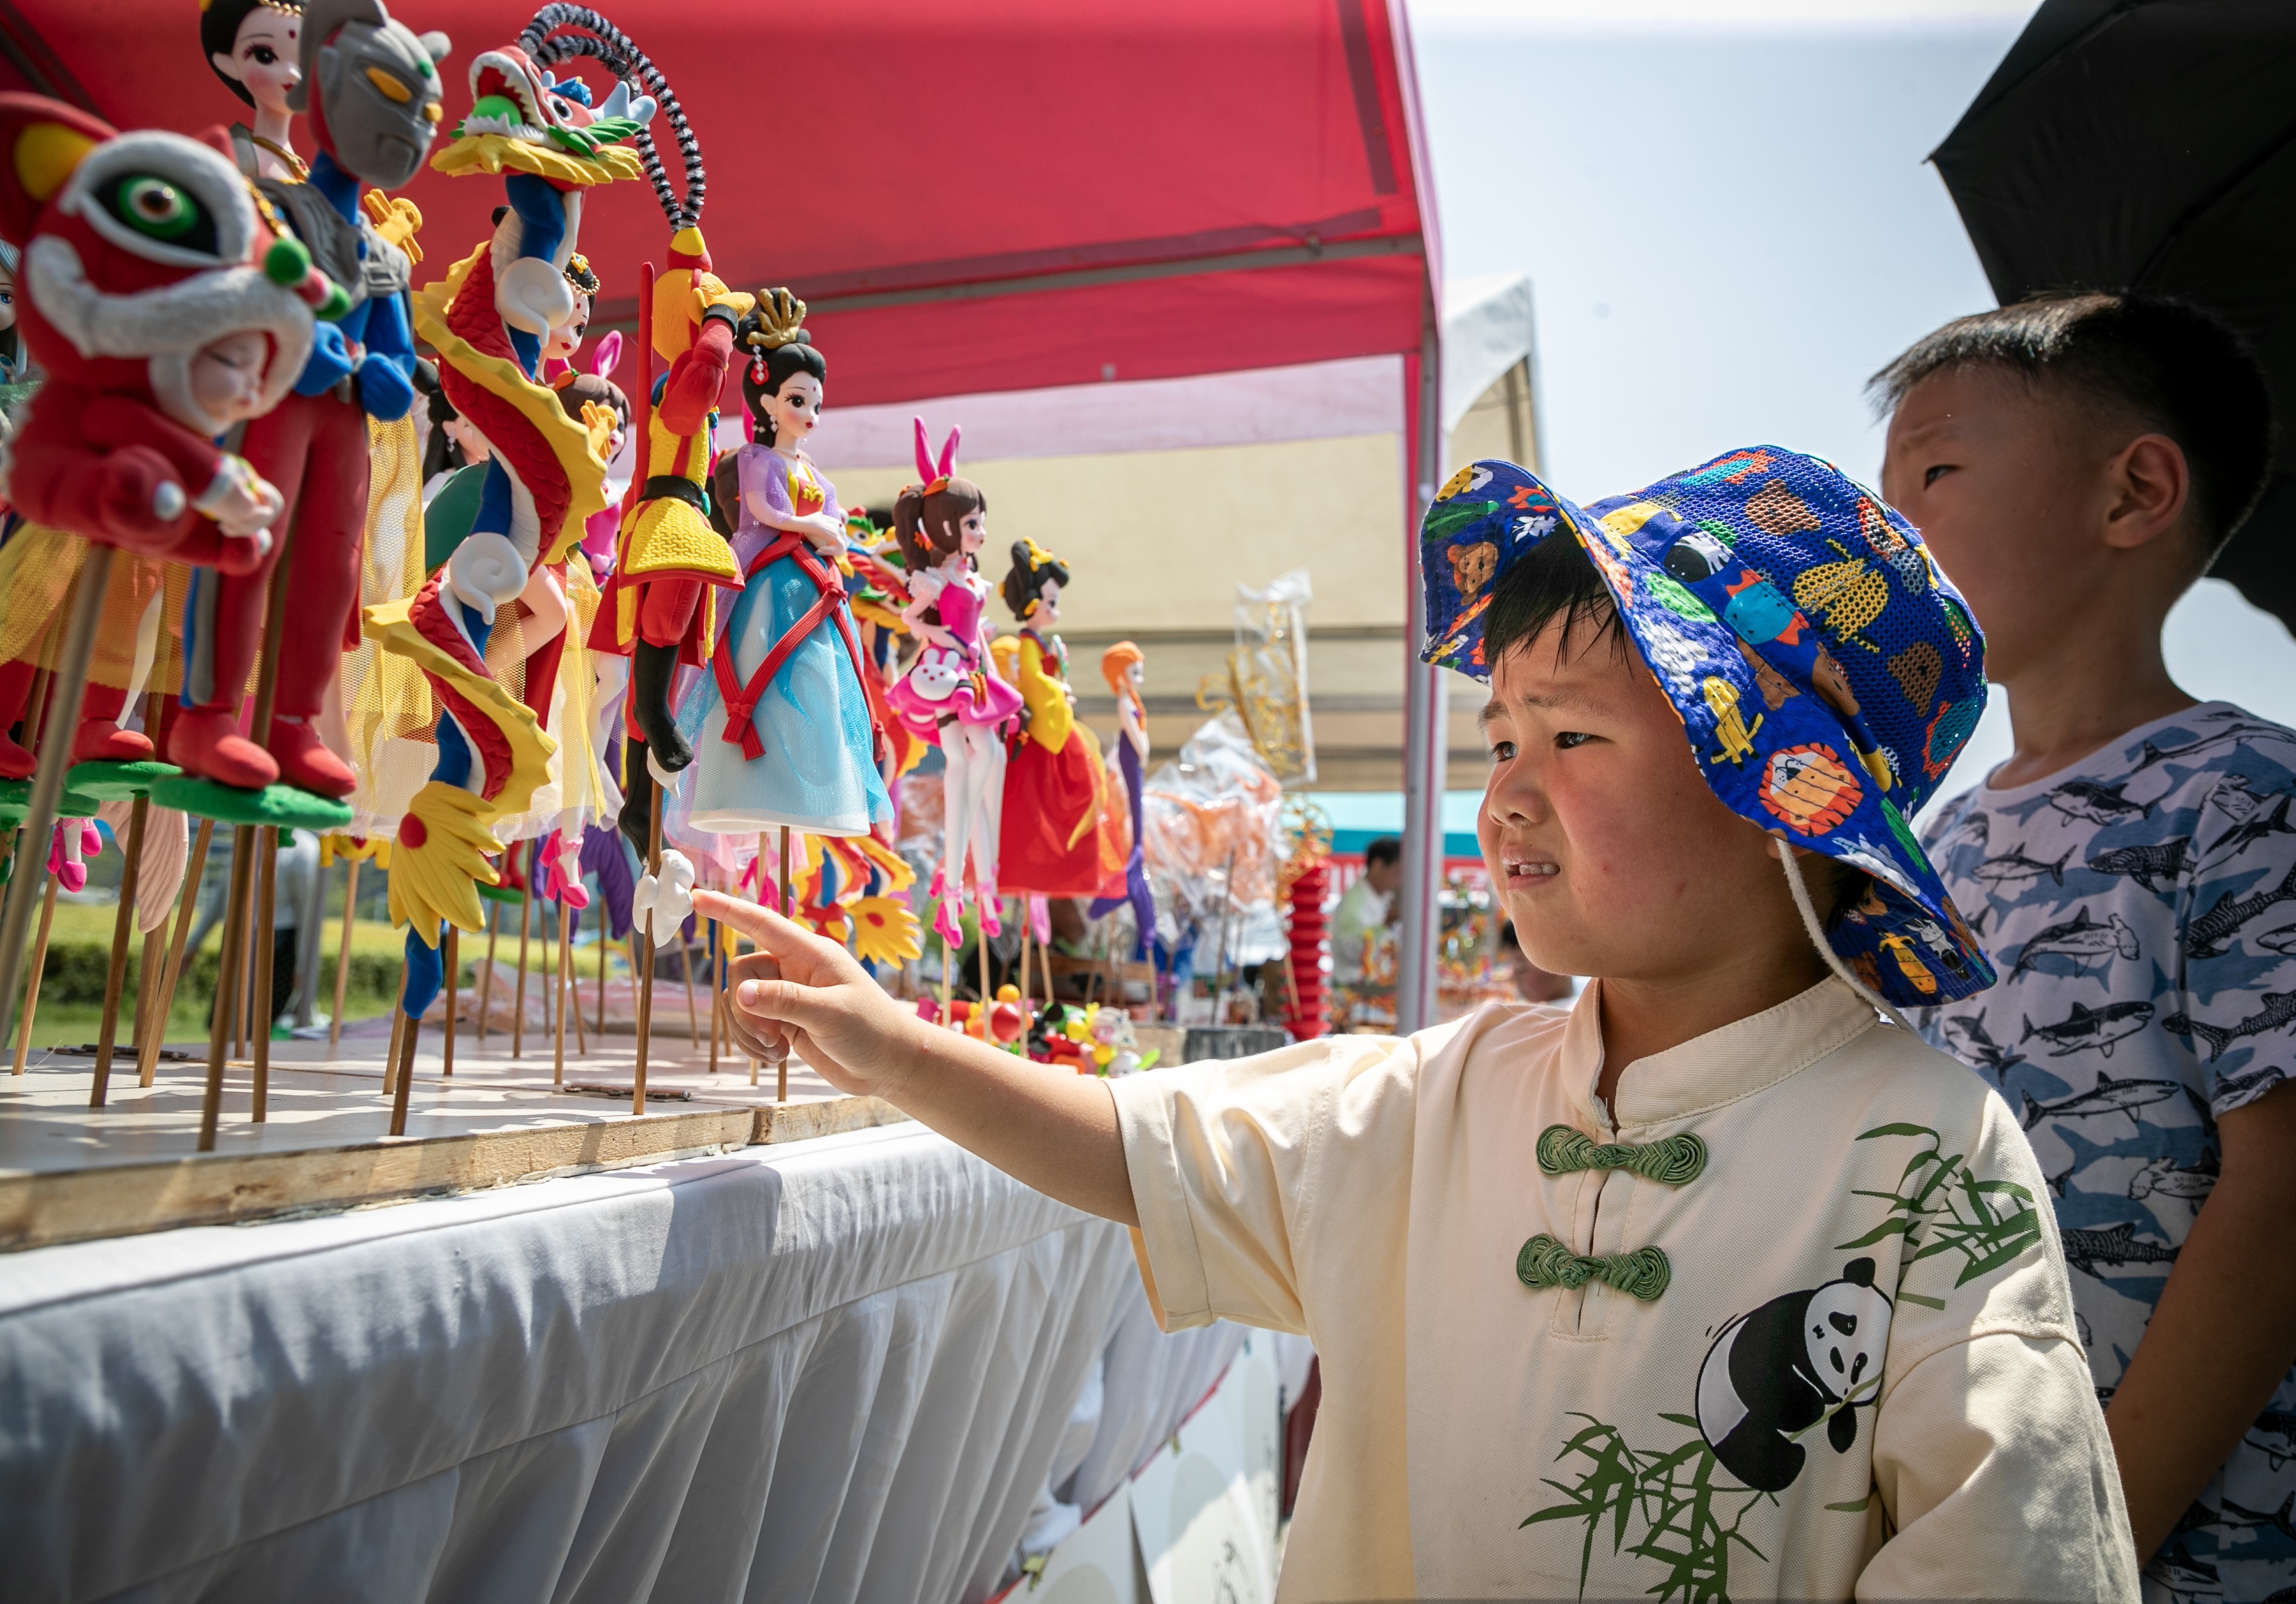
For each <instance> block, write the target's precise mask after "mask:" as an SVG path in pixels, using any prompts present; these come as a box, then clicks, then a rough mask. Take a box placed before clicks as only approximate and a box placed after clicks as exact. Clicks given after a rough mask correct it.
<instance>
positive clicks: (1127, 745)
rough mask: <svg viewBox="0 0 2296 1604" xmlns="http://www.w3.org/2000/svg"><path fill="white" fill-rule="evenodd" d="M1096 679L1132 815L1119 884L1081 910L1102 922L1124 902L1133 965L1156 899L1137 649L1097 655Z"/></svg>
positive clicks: (1124, 644)
mask: <svg viewBox="0 0 2296 1604" xmlns="http://www.w3.org/2000/svg"><path fill="white" fill-rule="evenodd" d="M1100 677H1101V678H1102V679H1104V680H1106V681H1107V682H1108V688H1109V690H1110V691H1111V692H1112V693H1113V694H1114V695H1115V697H1116V732H1117V733H1116V758H1117V767H1118V769H1119V771H1120V772H1121V774H1122V775H1123V778H1124V792H1125V796H1126V798H1127V801H1128V805H1129V808H1130V811H1131V816H1132V845H1131V848H1130V850H1129V851H1128V852H1127V854H1126V856H1125V861H1124V878H1123V880H1122V882H1121V883H1120V884H1114V883H1112V884H1110V885H1108V886H1107V887H1105V888H1104V889H1103V894H1102V895H1100V896H1098V897H1095V898H1094V899H1093V902H1092V906H1091V908H1090V909H1087V912H1089V913H1090V915H1091V917H1094V918H1095V919H1100V918H1105V917H1108V916H1109V915H1110V914H1111V913H1113V912H1115V911H1116V909H1119V908H1120V907H1122V906H1123V905H1125V904H1126V903H1130V904H1131V906H1132V920H1133V927H1134V929H1135V931H1136V933H1137V934H1138V938H1139V939H1138V941H1137V942H1136V943H1135V946H1134V949H1133V955H1132V956H1133V958H1134V959H1135V960H1136V961H1137V960H1138V959H1140V958H1145V957H1146V956H1147V955H1148V943H1149V942H1152V941H1153V940H1154V939H1155V935H1156V898H1155V895H1154V893H1153V892H1151V891H1150V890H1149V888H1148V867H1147V843H1146V837H1145V836H1144V835H1143V834H1142V830H1141V822H1142V821H1141V802H1142V797H1141V792H1140V784H1141V776H1143V775H1144V774H1145V773H1146V772H1147V769H1148V704H1147V703H1145V702H1144V701H1143V700H1142V699H1141V695H1140V687H1141V682H1142V681H1143V680H1144V679H1145V678H1146V664H1145V660H1144V658H1143V657H1142V655H1141V653H1140V648H1139V647H1138V646H1134V645H1133V644H1132V643H1131V642H1130V641H1128V640H1119V641H1118V642H1117V643H1116V644H1115V645H1114V646H1111V647H1109V648H1108V650H1107V651H1105V652H1103V653H1102V654H1100Z"/></svg>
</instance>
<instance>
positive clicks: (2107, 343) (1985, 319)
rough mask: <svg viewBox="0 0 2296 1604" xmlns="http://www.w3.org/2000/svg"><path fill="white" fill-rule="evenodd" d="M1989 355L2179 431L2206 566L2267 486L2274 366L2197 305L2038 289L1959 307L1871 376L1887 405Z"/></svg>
mask: <svg viewBox="0 0 2296 1604" xmlns="http://www.w3.org/2000/svg"><path fill="white" fill-rule="evenodd" d="M1979 362H1986V363H1992V364H1995V365H1997V366H2003V367H2007V368H2010V369H2012V370H2013V371H2014V372H2016V373H2018V374H2022V375H2023V376H2024V377H2025V378H2026V379H2027V380H2028V381H2029V382H2038V381H2041V380H2045V379H2054V380H2062V382H2065V383H2068V384H2071V385H2073V386H2076V387H2077V388H2079V390H2081V391H2084V392H2086V393H2087V395H2089V396H2090V397H2092V398H2094V399H2096V400H2098V401H2102V402H2103V403H2104V405H2105V406H2106V407H2111V408H2113V409H2115V410H2116V411H2117V412H2118V413H2119V414H2120V415H2121V417H2124V418H2128V419H2132V420H2134V421H2136V422H2138V423H2141V424H2143V425H2144V428H2145V429H2147V430H2150V431H2157V432H2160V433H2162V434H2165V435H2167V436H2168V437H2169V439H2170V440H2175V441H2176V442H2177V445H2178V446H2179V447H2180V448H2183V450H2184V453H2185V463H2186V465H2188V466H2189V467H2190V469H2191V471H2192V477H2193V495H2192V500H2191V503H2190V505H2191V506H2192V507H2193V508H2194V512H2195V514H2197V518H2196V522H2197V523H2198V525H2199V532H2200V535H2201V538H2202V547H2203V548H2204V549H2203V558H2204V562H2203V565H2205V559H2209V558H2213V557H2214V556H2215V555H2216V554H2217V552H2218V550H2220V549H2221V548H2222V547H2223V546H2224V543H2225V542H2226V540H2228V539H2231V538H2232V536H2233V534H2234V532H2235V531H2237V530H2238V529H2239V528H2240V526H2241V522H2242V521H2243V519H2245V518H2246V517H2247V516H2248V514H2250V513H2251V511H2253V510H2254V509H2255V506H2256V503H2257V500H2258V498H2260V497H2261V496H2262V495H2263V493H2264V486H2265V481H2266V480H2267V477H2268V476H2269V474H2270V473H2271V467H2272V444H2273V417H2272V395H2271V391H2270V390H2269V388H2268V387H2267V384H2266V382H2265V378H2264V369H2263V367H2262V366H2260V365H2259V363H2258V361H2257V359H2256V355H2255V353H2254V352H2253V351H2251V350H2250V349H2249V347H2248V342H2247V341H2244V340H2243V339H2242V338H2241V337H2240V335H2239V334H2238V333H2235V332H2234V331H2233V329H2232V328H2231V327H2230V326H2228V325H2226V324H2225V323H2224V322H2223V321H2222V320H2221V319H2219V318H2218V317H2215V316H2214V315H2213V314H2211V313H2209V312H2205V311H2202V309H2201V308H2198V307H2195V306H2192V305H2190V304H2188V303H2186V302H2185V301H2181V300H2172V299H2169V298H2168V297H2166V296H2158V295H2137V294H2096V293H2079V294H2075V293H2059V294H2043V295H2036V296H2033V297H2031V298H2030V299H2029V300H2021V301H2018V302H2017V303H2016V304H2015V305H2013V306H2005V307H2001V308H1997V309H1995V310H1993V311H1990V312H1978V313H1975V314H1973V315H1972V316H1970V317H1956V318H1955V319H1954V320H1953V321H1952V322H1951V323H1948V324H1947V325H1945V326H1944V327H1943V328H1940V329H1939V330H1937V331H1936V332H1935V333H1931V334H1929V335H1927V336H1925V337H1923V339H1921V340H1918V341H1915V342H1914V344H1913V345H1912V346H1910V347H1909V348H1907V350H1906V352H1905V354H1904V355H1902V356H1900V357H1899V358H1898V359H1897V360H1896V361H1894V362H1892V363H1890V366H1887V367H1885V368H1883V369H1882V371H1881V372H1880V373H1878V374H1874V377H1873V378H1872V379H1871V380H1870V381H1868V382H1867V386H1866V387H1867V390H1868V391H1869V392H1870V393H1871V394H1872V395H1873V396H1874V400H1875V402H1876V403H1877V404H1878V405H1879V407H1881V408H1882V411H1883V412H1884V413H1885V414H1886V413H1890V412H1894V411H1896V410H1897V408H1898V404H1899V403H1900V402H1902V401H1903V400H1904V399H1906V396H1907V393H1908V392H1909V391H1912V389H1913V388H1914V386H1915V385H1916V384H1918V383H1920V382H1922V381H1923V379H1926V378H1928V377H1929V376H1930V375H1931V374H1934V373H1937V372H1939V370H1941V369H1944V368H1949V367H1960V366H1967V365H1969V364H1972V363H1979ZM2195 572H2198V571H2197V570H2195Z"/></svg>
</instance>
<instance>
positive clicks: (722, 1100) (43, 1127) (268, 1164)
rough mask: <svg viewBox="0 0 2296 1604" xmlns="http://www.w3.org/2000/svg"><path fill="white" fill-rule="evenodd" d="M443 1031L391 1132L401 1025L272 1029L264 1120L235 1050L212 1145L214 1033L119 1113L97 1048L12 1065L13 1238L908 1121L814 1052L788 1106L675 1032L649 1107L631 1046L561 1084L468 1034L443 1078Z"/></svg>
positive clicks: (236, 1213)
mask: <svg viewBox="0 0 2296 1604" xmlns="http://www.w3.org/2000/svg"><path fill="white" fill-rule="evenodd" d="M441 1034H442V1032H440V1031H439V1028H438V1022H437V1021H435V1020H433V1021H431V1022H429V1023H428V1024H426V1025H425V1027H424V1029H423V1031H422V1037H421V1041H420V1044H419V1051H418V1057H417V1059H416V1063H415V1065H414V1077H413V1082H412V1084H411V1086H410V1089H409V1090H410V1097H409V1106H410V1117H409V1119H408V1122H407V1134H406V1136H404V1137H398V1138H391V1137H389V1136H386V1135H385V1134H384V1132H385V1131H387V1130H388V1129H389V1119H390V1114H391V1098H389V1096H388V1095H386V1094H385V1092H384V1090H383V1085H384V1082H383V1062H384V1053H385V1049H386V1048H387V1047H388V1045H389V1037H388V1035H387V1034H384V1033H381V1032H378V1033H376V1034H374V1035H373V1036H372V1037H370V1036H367V1035H365V1034H362V1033H358V1032H357V1029H356V1027H355V1029H354V1032H352V1033H348V1034H346V1035H345V1036H344V1037H343V1039H342V1041H341V1043H340V1047H339V1048H338V1049H336V1051H337V1057H335V1058H334V1059H333V1060H332V1061H329V1060H327V1059H325V1057H324V1054H325V1051H326V1049H327V1044H326V1043H325V1042H324V1041H275V1042H274V1043H272V1044H271V1045H272V1058H271V1066H270V1085H269V1103H270V1106H269V1111H268V1112H269V1117H268V1119H266V1121H265V1123H262V1124H259V1125H258V1124H254V1123H250V1122H249V1121H247V1120H246V1119H245V1118H244V1117H243V1114H244V1111H245V1109H246V1108H247V1106H248V1099H249V1098H250V1095H251V1093H252V1091H253V1085H252V1074H251V1068H250V1065H247V1064H245V1063H238V1062H235V1063H233V1064H231V1065H228V1066H227V1068H226V1070H225V1082H224V1088H223V1091H224V1097H223V1106H224V1110H225V1118H224V1119H223V1121H222V1122H221V1124H220V1127H219V1130H218V1132H217V1148H216V1151H214V1152H212V1153H207V1154H198V1153H195V1152H194V1151H193V1147H194V1145H195V1143H196V1140H197V1137H198V1131H199V1123H200V1112H201V1101H202V1091H203V1082H204V1078H205V1072H206V1067H207V1066H206V1064H205V1062H204V1059H205V1057H206V1054H205V1052H204V1051H203V1050H198V1049H196V1048H195V1044H191V1043H185V1044H184V1046H185V1048H186V1049H193V1050H192V1052H191V1059H192V1061H184V1060H179V1059H176V1058H174V1057H168V1058H166V1059H162V1060H161V1061H160V1063H159V1064H158V1065H157V1066H156V1073H155V1074H154V1077H153V1082H152V1085H151V1086H150V1087H149V1088H143V1087H138V1086H135V1085H132V1084H123V1083H121V1082H119V1081H115V1082H114V1084H113V1087H112V1089H111V1098H110V1100H109V1104H108V1106H106V1107H104V1108H102V1109H90V1108H88V1107H86V1103H87V1100H88V1089H89V1084H90V1073H91V1068H92V1066H91V1065H89V1063H88V1061H87V1060H86V1058H84V1057H78V1056H66V1055H62V1054H47V1055H36V1056H35V1057H34V1059H33V1061H32V1062H31V1063H30V1064H29V1065H28V1069H29V1073H26V1074H25V1075H24V1076H23V1077H22V1078H21V1079H12V1078H10V1077H0V1251H12V1250H17V1249H22V1248H30V1247H39V1246H48V1245H51V1244H55V1243H62V1242H75V1241H85V1240H87V1239H89V1238H101V1237H116V1236H130V1235H135V1234H137V1233H141V1232H145V1231H153V1230H171V1229H173V1228H175V1227H177V1226H184V1225H217V1224H232V1223H242V1222H249V1221H255V1220H261V1219H266V1218H270V1217H274V1216H277V1215H281V1214H288V1213H307V1212H324V1211H331V1210H338V1209H346V1208H358V1207H366V1206H370V1205H379V1204H386V1203H392V1202H399V1201H404V1200H406V1199H408V1198H413V1197H432V1196H438V1195H440V1194H444V1193H450V1192H459V1191H469V1190H476V1189H484V1188H488V1187H497V1186H508V1185H512V1184H515V1183H518V1182H521V1181H528V1180H545V1179H548V1178H550V1177H553V1176H558V1175H569V1174H577V1173H580V1172H586V1171H591V1170H606V1169H619V1168H627V1167H628V1166H630V1165H633V1164H664V1163H668V1162H670V1161H671V1160H674V1159H678V1158H685V1157H690V1156H695V1155H700V1154H707V1153H715V1152H723V1151H726V1150H729V1149H732V1148H737V1147H747V1146H750V1145H751V1144H753V1143H760V1142H775V1143H778V1142H791V1141H802V1140H805V1139H808V1138H811V1137H816V1136H827V1135H832V1134H835V1133H836V1132H839V1131H857V1130H864V1129H866V1128H868V1127H870V1126H873V1125H882V1124H890V1123H894V1122H896V1121H898V1120H900V1119H903V1118H904V1117H906V1116H904V1115H901V1114H900V1113H899V1111H898V1110H897V1109H895V1108H894V1107H893V1106H891V1105H890V1104H889V1103H884V1102H881V1101H879V1100H878V1099H876V1098H851V1097H845V1096H842V1095H840V1094H839V1093H837V1092H835V1091H834V1090H832V1089H831V1088H830V1087H829V1085H828V1083H827V1082H824V1081H822V1080H820V1079H819V1078H818V1077H817V1076H816V1075H814V1074H813V1073H811V1072H810V1071H808V1070H807V1069H806V1068H804V1066H803V1065H795V1066H793V1068H794V1073H792V1075H791V1100H790V1101H789V1102H787V1103H784V1104H781V1105H779V1106H775V1105H774V1104H772V1103H771V1101H770V1098H769V1095H768V1096H760V1095H759V1092H758V1090H753V1089H751V1088H750V1087H749V1086H747V1085H745V1084H742V1082H744V1081H745V1080H746V1072H744V1073H739V1074H737V1073H723V1074H716V1075H713V1074H711V1073H709V1070H708V1063H709V1057H708V1054H707V1053H706V1052H701V1053H691V1052H687V1051H685V1050H684V1049H685V1044H683V1043H677V1044H676V1049H678V1050H675V1051H672V1050H666V1044H657V1045H656V1047H655V1050H654V1053H653V1055H652V1063H651V1065H649V1068H648V1082H649V1083H648V1086H647V1093H648V1095H647V1099H646V1110H645V1113H644V1115H640V1116H638V1117H636V1118H635V1119H634V1118H632V1117H631V1115H630V1112H629V1110H630V1072H631V1069H632V1067H633V1057H634V1055H633V1054H632V1052H631V1050H630V1048H629V1047H628V1046H625V1047H623V1048H622V1049H620V1050H619V1051H618V1052H601V1053H599V1054H595V1055H594V1056H593V1057H592V1058H591V1059H589V1060H588V1061H587V1062H586V1063H585V1065H583V1069H584V1077H583V1082H582V1085H583V1088H584V1089H583V1090H576V1089H575V1088H572V1087H558V1088H553V1086H552V1085H551V1066H550V1064H549V1063H548V1061H547V1060H546V1059H544V1058H539V1057H535V1058H527V1059H512V1057H510V1056H509V1054H508V1053H507V1052H506V1051H504V1052H488V1051H483V1050H481V1051H476V1052H474V1051H471V1050H470V1044H469V1043H468V1042H467V1041H465V1042H464V1043H463V1044H462V1046H461V1047H460V1048H459V1049H458V1050H457V1052H456V1054H455V1077H454V1079H453V1080H452V1081H447V1080H443V1079H442V1078H441V1077H440V1075H439V1057H438V1053H437V1045H438V1043H439V1039H440V1036H441ZM591 1088H595V1090H590V1089H591ZM767 1092H768V1093H769V1092H770V1089H767Z"/></svg>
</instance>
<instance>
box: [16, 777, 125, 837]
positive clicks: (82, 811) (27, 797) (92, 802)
mask: <svg viewBox="0 0 2296 1604" xmlns="http://www.w3.org/2000/svg"><path fill="white" fill-rule="evenodd" d="M102 802H103V798H102V797H100V796H91V795H90V794H87V793H86V792H85V791H81V790H78V789H77V788H75V787H74V786H72V785H71V784H70V781H69V780H68V781H66V783H65V785H64V794H62V795H61V797H59V798H57V799H56V817H57V818H94V817H95V810H96V809H97V808H98V807H100V806H102ZM31 810H32V782H31V781H29V780H0V825H5V826H7V827H9V828H11V829H13V828H14V827H16V826H18V825H20V824H21V823H23V822H24V816H25V815H26V814H27V813H29V812H30V811H31Z"/></svg>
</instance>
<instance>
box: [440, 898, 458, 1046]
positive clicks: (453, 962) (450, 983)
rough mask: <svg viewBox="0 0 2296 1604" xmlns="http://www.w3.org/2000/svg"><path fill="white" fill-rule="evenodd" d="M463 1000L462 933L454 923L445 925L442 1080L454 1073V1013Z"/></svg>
mask: <svg viewBox="0 0 2296 1604" xmlns="http://www.w3.org/2000/svg"><path fill="white" fill-rule="evenodd" d="M462 1001H463V933H462V932H461V931H460V930H458V929H456V928H455V926H454V925H447V1039H446V1049H445V1057H446V1064H445V1065H444V1066H443V1067H442V1068H441V1069H440V1070H439V1079H440V1080H442V1081H445V1080H451V1079H452V1078H453V1077H454V1073H455V1011H456V1010H457V1009H458V1008H461V1007H462Z"/></svg>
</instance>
